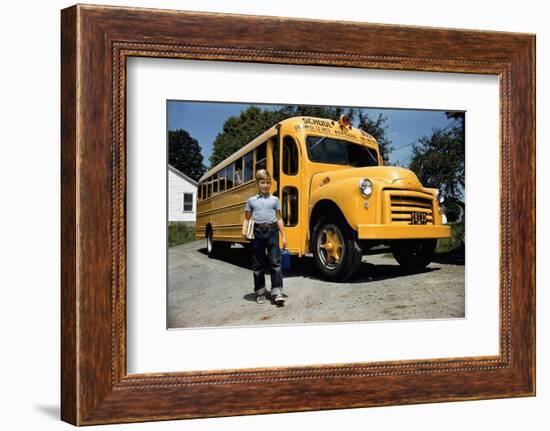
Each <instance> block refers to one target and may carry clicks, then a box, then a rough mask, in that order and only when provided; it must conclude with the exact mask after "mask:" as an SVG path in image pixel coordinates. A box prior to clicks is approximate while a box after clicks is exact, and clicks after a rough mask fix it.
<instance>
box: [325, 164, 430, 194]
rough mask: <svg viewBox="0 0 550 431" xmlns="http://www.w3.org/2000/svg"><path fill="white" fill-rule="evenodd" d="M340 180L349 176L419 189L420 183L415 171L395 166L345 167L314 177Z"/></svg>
mask: <svg viewBox="0 0 550 431" xmlns="http://www.w3.org/2000/svg"><path fill="white" fill-rule="evenodd" d="M319 176H320V177H321V178H326V177H328V178H329V180H330V181H331V182H332V181H340V180H345V179H351V178H357V179H361V178H368V179H369V180H371V181H372V182H381V183H384V184H385V185H391V186H395V187H403V188H412V189H421V188H422V184H421V183H420V181H419V180H418V177H417V176H416V175H415V173H414V172H413V171H411V170H409V169H405V168H400V167H397V166H371V167H365V168H345V169H339V170H335V171H328V172H326V171H325V172H320V173H318V174H316V175H315V177H319Z"/></svg>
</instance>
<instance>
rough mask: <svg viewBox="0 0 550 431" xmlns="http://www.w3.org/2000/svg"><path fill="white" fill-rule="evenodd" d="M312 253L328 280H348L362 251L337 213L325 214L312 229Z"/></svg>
mask: <svg viewBox="0 0 550 431" xmlns="http://www.w3.org/2000/svg"><path fill="white" fill-rule="evenodd" d="M312 238H313V256H314V259H315V265H316V266H317V269H318V270H319V272H320V274H321V276H322V277H323V278H324V279H325V280H328V281H348V280H350V279H351V278H353V276H354V275H355V274H356V273H357V271H358V269H359V267H360V265H361V258H362V255H363V253H362V252H361V249H360V248H359V245H358V243H357V241H356V240H355V236H354V234H353V231H352V230H351V229H350V228H349V226H348V225H347V223H346V222H345V220H343V219H342V218H341V217H340V216H339V215H337V214H327V215H326V216H324V217H322V218H321V219H320V220H319V221H318V222H317V223H316V224H315V227H314V228H313V234H312Z"/></svg>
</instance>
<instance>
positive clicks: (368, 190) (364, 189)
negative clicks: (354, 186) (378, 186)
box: [359, 178, 372, 199]
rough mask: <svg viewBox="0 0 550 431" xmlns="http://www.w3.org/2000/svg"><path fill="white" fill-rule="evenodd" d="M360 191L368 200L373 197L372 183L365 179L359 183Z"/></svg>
mask: <svg viewBox="0 0 550 431" xmlns="http://www.w3.org/2000/svg"><path fill="white" fill-rule="evenodd" d="M359 191H360V192H361V194H362V195H363V196H364V197H366V198H367V199H368V198H370V197H371V195H372V182H371V180H369V179H367V178H363V179H362V180H361V181H359Z"/></svg>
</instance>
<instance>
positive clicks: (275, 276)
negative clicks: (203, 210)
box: [243, 169, 286, 306]
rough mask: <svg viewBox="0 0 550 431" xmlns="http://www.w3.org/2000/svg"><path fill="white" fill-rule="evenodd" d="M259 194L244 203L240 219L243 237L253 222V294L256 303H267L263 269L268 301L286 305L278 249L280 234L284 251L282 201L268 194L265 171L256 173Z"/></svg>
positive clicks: (268, 187) (268, 181) (269, 183)
mask: <svg viewBox="0 0 550 431" xmlns="http://www.w3.org/2000/svg"><path fill="white" fill-rule="evenodd" d="M256 185H257V186H258V194H257V195H255V196H252V197H251V198H249V199H248V200H247V202H246V207H245V210H244V220H243V237H245V238H246V232H247V229H248V223H249V221H250V220H251V219H252V220H254V238H253V239H252V271H253V273H254V292H255V293H256V302H257V303H258V304H262V303H264V302H265V301H266V297H267V293H268V291H267V289H266V287H265V270H264V268H265V267H268V268H269V272H270V275H271V298H273V300H274V301H275V303H276V304H277V305H278V306H282V305H284V303H285V298H284V296H283V276H282V271H281V249H280V248H279V232H281V235H282V237H283V248H286V237H285V231H284V224H283V219H282V218H281V201H280V200H279V198H278V197H277V196H273V195H272V194H270V193H269V189H270V188H271V176H270V175H269V173H268V172H267V171H266V170H265V169H260V170H259V171H258V172H256ZM266 252H267V254H266Z"/></svg>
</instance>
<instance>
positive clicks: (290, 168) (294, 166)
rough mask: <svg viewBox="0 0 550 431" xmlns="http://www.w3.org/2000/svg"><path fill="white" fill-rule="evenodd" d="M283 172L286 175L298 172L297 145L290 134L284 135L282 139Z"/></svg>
mask: <svg viewBox="0 0 550 431" xmlns="http://www.w3.org/2000/svg"><path fill="white" fill-rule="evenodd" d="M283 172H284V173H285V174H286V175H296V174H297V173H298V147H297V146H296V141H294V139H293V138H292V137H291V136H285V138H284V140H283Z"/></svg>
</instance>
